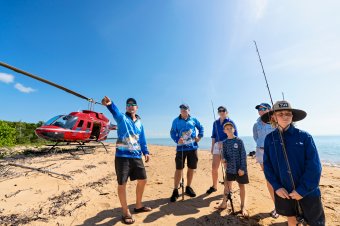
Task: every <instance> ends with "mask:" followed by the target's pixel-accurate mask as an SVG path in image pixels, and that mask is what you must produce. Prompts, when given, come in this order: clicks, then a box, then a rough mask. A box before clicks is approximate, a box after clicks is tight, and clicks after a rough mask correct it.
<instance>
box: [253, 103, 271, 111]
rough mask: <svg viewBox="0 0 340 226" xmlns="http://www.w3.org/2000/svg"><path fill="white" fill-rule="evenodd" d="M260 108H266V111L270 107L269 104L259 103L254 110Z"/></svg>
mask: <svg viewBox="0 0 340 226" xmlns="http://www.w3.org/2000/svg"><path fill="white" fill-rule="evenodd" d="M260 107H264V108H267V109H268V110H270V109H271V108H272V107H271V106H270V104H267V103H261V104H259V105H256V107H255V109H259V108H260Z"/></svg>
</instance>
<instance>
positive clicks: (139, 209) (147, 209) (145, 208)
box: [133, 206, 152, 213]
mask: <svg viewBox="0 0 340 226" xmlns="http://www.w3.org/2000/svg"><path fill="white" fill-rule="evenodd" d="M133 210H134V211H135V213H143V212H150V211H151V210H152V209H151V207H148V206H143V207H141V208H138V209H137V208H134V209H133Z"/></svg>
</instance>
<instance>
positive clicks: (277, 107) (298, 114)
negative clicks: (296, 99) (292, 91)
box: [261, 100, 307, 123]
mask: <svg viewBox="0 0 340 226" xmlns="http://www.w3.org/2000/svg"><path fill="white" fill-rule="evenodd" d="M275 111H291V112H292V113H293V119H292V121H293V122H297V121H300V120H302V119H304V118H306V116H307V113H306V112H305V111H303V110H300V109H295V108H292V106H291V105H290V103H289V102H288V101H285V100H281V101H277V102H276V103H275V104H274V105H273V108H272V110H270V111H269V112H267V113H265V114H263V115H262V116H261V120H262V121H263V122H265V123H268V122H269V121H270V118H271V116H272V115H273V113H274V112H275Z"/></svg>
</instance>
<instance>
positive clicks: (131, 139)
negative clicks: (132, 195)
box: [102, 96, 151, 224]
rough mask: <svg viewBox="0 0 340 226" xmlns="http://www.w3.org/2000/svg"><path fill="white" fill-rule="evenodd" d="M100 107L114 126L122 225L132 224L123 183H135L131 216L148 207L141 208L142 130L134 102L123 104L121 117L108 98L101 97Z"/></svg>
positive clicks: (144, 147)
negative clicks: (112, 121) (124, 110)
mask: <svg viewBox="0 0 340 226" xmlns="http://www.w3.org/2000/svg"><path fill="white" fill-rule="evenodd" d="M102 104H103V105H105V106H107V108H108V110H109V111H110V112H111V113H112V116H113V118H114V119H115V121H116V122H117V128H118V130H117V135H118V139H117V143H116V154H115V169H116V175H117V182H118V197H119V201H120V204H121V206H122V209H123V216H122V221H123V223H125V224H133V223H134V222H135V219H134V218H132V214H131V213H130V210H129V208H128V205H127V201H126V183H127V180H128V178H129V177H130V180H131V181H133V180H137V186H136V208H134V212H135V213H140V212H149V211H151V208H150V207H147V206H143V205H142V196H143V192H144V188H145V185H146V171H145V167H144V164H143V160H142V154H143V155H144V157H145V162H148V161H149V160H150V157H149V151H148V147H147V145H146V140H145V134H144V128H143V125H142V123H141V121H140V117H139V116H138V115H137V110H138V106H137V102H136V100H135V99H133V98H129V99H127V101H126V113H121V112H120V111H119V109H118V108H117V106H116V105H115V104H114V103H113V102H112V101H111V100H110V99H109V98H108V97H106V96H105V97H104V98H103V100H102Z"/></svg>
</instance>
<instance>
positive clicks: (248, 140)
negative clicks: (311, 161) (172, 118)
mask: <svg viewBox="0 0 340 226" xmlns="http://www.w3.org/2000/svg"><path fill="white" fill-rule="evenodd" d="M313 138H314V142H315V144H316V147H317V149H318V152H319V156H320V159H321V161H322V162H323V163H324V164H327V165H331V166H336V167H340V136H314V137H313ZM241 139H242V140H243V142H244V145H245V148H246V151H247V153H249V152H250V151H255V147H256V145H255V142H254V140H253V137H251V136H245V137H241ZM147 142H148V144H155V145H162V146H173V147H174V148H175V143H174V142H173V141H172V140H171V139H170V138H149V139H147ZM199 147H200V150H202V151H209V150H210V148H211V138H207V137H205V138H203V139H202V140H201V141H200V143H199Z"/></svg>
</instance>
